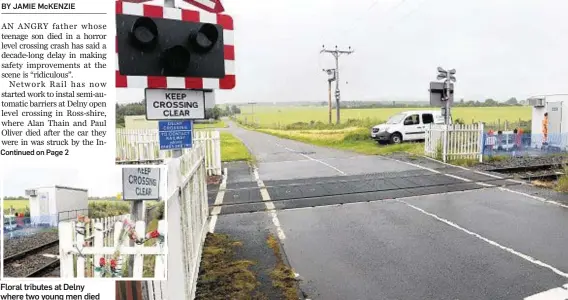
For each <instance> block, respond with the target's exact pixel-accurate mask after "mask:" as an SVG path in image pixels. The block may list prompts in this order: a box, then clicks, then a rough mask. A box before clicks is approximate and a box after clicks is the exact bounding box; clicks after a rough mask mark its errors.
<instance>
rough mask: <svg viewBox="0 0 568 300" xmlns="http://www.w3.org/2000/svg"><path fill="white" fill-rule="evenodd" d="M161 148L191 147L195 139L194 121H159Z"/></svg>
mask: <svg viewBox="0 0 568 300" xmlns="http://www.w3.org/2000/svg"><path fill="white" fill-rule="evenodd" d="M158 128H159V134H160V150H174V149H183V148H191V146H192V141H193V135H192V132H193V122H192V121H191V120H185V121H159V122H158Z"/></svg>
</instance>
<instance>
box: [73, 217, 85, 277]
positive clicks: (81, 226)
mask: <svg viewBox="0 0 568 300" xmlns="http://www.w3.org/2000/svg"><path fill="white" fill-rule="evenodd" d="M74 223H75V236H76V238H77V239H76V247H77V250H78V251H79V255H77V278H85V257H84V256H83V255H82V254H81V252H82V250H83V247H84V245H85V234H86V233H87V230H86V229H87V226H86V224H85V223H83V222H74Z"/></svg>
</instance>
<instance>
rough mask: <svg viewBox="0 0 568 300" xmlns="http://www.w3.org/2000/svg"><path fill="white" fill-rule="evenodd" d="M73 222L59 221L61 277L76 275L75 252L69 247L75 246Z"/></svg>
mask: <svg viewBox="0 0 568 300" xmlns="http://www.w3.org/2000/svg"><path fill="white" fill-rule="evenodd" d="M74 229H75V228H73V224H72V223H71V222H60V223H59V261H60V269H61V278H72V277H74V275H75V274H74V271H75V270H74V269H73V254H72V253H69V249H71V248H73V233H74Z"/></svg>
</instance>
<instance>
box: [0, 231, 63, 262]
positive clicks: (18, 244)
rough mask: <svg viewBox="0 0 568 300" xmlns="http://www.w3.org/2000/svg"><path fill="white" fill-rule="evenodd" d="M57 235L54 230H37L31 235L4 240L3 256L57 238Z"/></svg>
mask: <svg viewBox="0 0 568 300" xmlns="http://www.w3.org/2000/svg"><path fill="white" fill-rule="evenodd" d="M58 239H59V236H58V233H57V232H56V231H45V232H38V233H36V234H34V235H31V236H23V237H17V238H12V239H5V240H4V257H8V256H11V255H14V254H16V253H19V252H22V251H25V250H29V249H32V248H36V247H38V246H41V245H44V244H46V243H49V242H51V241H55V240H58Z"/></svg>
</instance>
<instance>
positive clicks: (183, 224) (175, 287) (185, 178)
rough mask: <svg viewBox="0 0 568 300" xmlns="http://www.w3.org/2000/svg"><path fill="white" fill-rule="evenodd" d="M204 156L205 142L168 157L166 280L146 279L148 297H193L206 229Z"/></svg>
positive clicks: (163, 299)
mask: <svg viewBox="0 0 568 300" xmlns="http://www.w3.org/2000/svg"><path fill="white" fill-rule="evenodd" d="M206 158H207V155H206V153H205V145H200V146H198V147H195V148H193V149H191V150H190V151H187V152H186V153H185V154H184V155H183V156H182V157H179V158H172V159H169V160H168V161H167V165H168V199H167V202H166V205H167V216H168V217H167V218H168V226H169V228H168V232H169V235H168V249H169V253H168V262H169V264H168V280H167V281H154V282H146V283H145V290H146V291H148V293H149V294H150V295H149V299H152V300H166V299H167V300H172V299H179V300H192V299H194V298H195V290H196V287H197V276H198V273H199V264H200V263H201V253H202V248H203V243H204V241H205V236H206V234H207V229H208V226H207V224H208V215H209V208H208V203H207V180H206V179H207V177H206V172H207V171H206ZM152 291H153V292H152Z"/></svg>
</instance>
